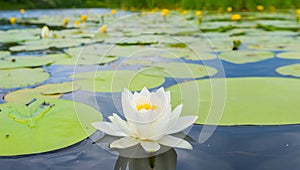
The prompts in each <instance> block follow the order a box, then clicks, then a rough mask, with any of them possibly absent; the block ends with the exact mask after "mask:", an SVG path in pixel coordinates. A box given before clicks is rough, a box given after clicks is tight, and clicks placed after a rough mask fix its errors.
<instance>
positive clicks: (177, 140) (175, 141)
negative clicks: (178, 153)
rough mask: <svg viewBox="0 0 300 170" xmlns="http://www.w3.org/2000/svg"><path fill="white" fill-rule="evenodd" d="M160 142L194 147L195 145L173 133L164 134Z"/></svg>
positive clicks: (181, 146) (182, 146)
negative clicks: (172, 134)
mask: <svg viewBox="0 0 300 170" xmlns="http://www.w3.org/2000/svg"><path fill="white" fill-rule="evenodd" d="M158 143H159V144H162V145H165V146H170V147H176V148H183V149H193V146H192V145H191V144H190V143H189V142H187V141H185V140H183V139H181V138H177V137H174V136H171V135H166V136H164V137H163V138H162V139H160V140H159V141H158Z"/></svg>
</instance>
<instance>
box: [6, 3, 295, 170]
mask: <svg viewBox="0 0 300 170" xmlns="http://www.w3.org/2000/svg"><path fill="white" fill-rule="evenodd" d="M200 15H201V16H199V15H195V12H194V11H188V12H187V13H185V14H182V13H181V12H179V11H171V12H170V14H169V12H168V14H166V15H162V14H161V12H160V11H154V12H151V13H147V12H142V13H134V12H128V11H117V13H116V14H112V13H111V10H110V9H63V10H62V9H59V10H58V9H53V10H26V12H25V14H20V13H19V11H0V34H1V36H0V78H1V82H0V96H1V100H0V103H1V105H0V112H1V114H0V118H1V119H0V123H1V124H2V125H1V126H0V135H1V136H0V138H1V140H0V146H1V147H2V148H1V149H0V167H1V169H5V170H10V169H32V170H35V169H36V170H41V169H45V170H56V169H58V170H60V169H74V170H76V169H78V170H79V169H84V168H85V169H91V170H92V169H114V168H115V169H120V168H124V169H126V168H127V169H141V168H144V169H151V167H154V169H191V170H192V169H195V170H196V169H197V170H198V169H208V170H215V169H216V170H217V169H218V170H219V169H222V170H235V169H243V170H248V169H249V170H253V169H255V170H256V169H258V170H265V169H273V170H277V169H278V170H281V169H291V170H294V169H295V170H296V169H299V167H300V137H299V134H300V126H299V123H300V117H299V115H300V114H299V113H298V110H299V108H297V107H299V106H298V105H299V104H298V101H299V100H300V99H299V97H298V96H299V94H300V91H299V90H298V88H297V87H299V76H300V72H299V70H300V69H299V67H300V65H298V64H300V52H299V51H297V50H298V45H297V44H299V42H300V39H299V28H300V27H299V26H300V23H299V22H297V19H296V18H297V16H296V15H295V14H294V13H293V11H285V12H278V13H267V12H266V13H265V12H248V13H242V14H241V19H238V20H235V19H233V18H231V17H232V14H231V13H224V14H222V15H220V14H217V13H215V12H209V11H203V12H202V14H200ZM11 17H15V19H16V21H15V22H14V23H10V21H9V20H10V18H11ZM45 25H47V26H48V28H49V29H50V32H49V33H45V36H43V35H44V34H42V35H41V30H42V29H44V28H43V27H44V26H45ZM104 25H105V27H103V26H104ZM99 28H100V29H99ZM44 31H45V30H44ZM46 32H47V31H46ZM41 36H42V37H41ZM137 73H138V74H137ZM224 78H226V79H224ZM219 80H220V81H219ZM222 80H224V81H222ZM72 82H73V83H72ZM48 84H49V85H48ZM144 86H146V87H147V88H149V89H151V91H152V90H153V91H155V90H157V89H159V88H160V87H164V88H165V89H167V90H170V91H171V99H172V101H171V103H172V107H175V106H177V105H178V104H180V103H183V106H184V107H183V111H182V112H183V114H186V115H198V116H199V119H198V120H197V121H196V123H195V124H194V125H193V126H192V127H191V128H189V129H188V130H186V131H185V132H186V133H187V136H186V137H185V139H186V140H188V141H189V142H190V143H191V144H192V146H193V149H192V150H185V149H177V148H176V149H169V150H167V152H164V153H162V154H160V155H157V156H154V157H151V158H143V157H142V158H134V156H133V158H132V157H131V158H126V157H125V156H122V155H119V154H118V152H115V151H114V152H113V151H111V150H110V149H109V148H108V147H107V146H106V145H107V143H108V141H110V139H108V140H107V141H105V140H104V142H103V141H98V140H99V139H100V138H101V137H102V136H103V133H101V132H99V131H97V132H95V130H91V129H90V128H91V127H90V126H91V125H90V123H91V122H92V121H95V120H101V119H102V118H103V120H104V121H109V120H108V118H107V117H108V116H111V115H112V113H117V114H119V115H120V116H121V117H122V118H124V115H123V114H122V107H121V92H122V91H123V89H124V87H126V88H129V89H130V90H131V91H139V90H141V89H142V88H143V87H144ZM214 86H215V88H212V87H214ZM224 87H226V88H224ZM191 88H194V89H191ZM178 89H180V90H178ZM172 96H173V97H172ZM225 97H226V100H225ZM215 98H217V99H219V100H216V99H215ZM70 101H76V102H74V103H73V102H70ZM36 104H38V105H37V106H35V105H36ZM73 104H74V105H73ZM216 108H220V110H218V109H217V110H214V109H216ZM211 110H212V113H211ZM214 111H215V112H214ZM221 111H224V112H222V113H221ZM24 112H26V113H27V112H28V115H27V114H24ZM58 112H59V113H64V114H60V115H57V114H56V116H52V117H51V116H49V115H55V113H58ZM100 112H101V114H100ZM219 112H220V113H221V114H220V113H219ZM210 116H212V118H214V119H212V120H209V118H210ZM207 118H208V119H207ZM78 119H79V123H78ZM68 122H71V123H68ZM74 122H75V123H74ZM85 128H87V129H85ZM203 134H204V136H205V135H207V139H205V140H202V141H201V140H199V139H201V136H202V137H203ZM181 135H182V134H181ZM88 136H90V137H88ZM3 146H5V147H3ZM6 147H7V148H6ZM151 159H152V161H151ZM153 160H155V161H153Z"/></svg>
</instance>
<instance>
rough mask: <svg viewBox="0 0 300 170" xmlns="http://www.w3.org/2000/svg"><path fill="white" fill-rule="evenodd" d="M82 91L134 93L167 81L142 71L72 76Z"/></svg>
mask: <svg viewBox="0 0 300 170" xmlns="http://www.w3.org/2000/svg"><path fill="white" fill-rule="evenodd" d="M72 77H73V78H75V79H78V80H76V81H75V83H76V84H78V85H79V86H80V89H81V90H88V91H96V92H121V91H123V90H124V88H128V89H130V90H132V91H137V90H141V89H142V88H143V87H147V88H149V89H150V88H154V87H157V86H160V85H162V84H163V83H164V81H165V79H164V78H163V77H158V76H149V75H145V74H143V72H142V71H129V70H107V71H98V72H86V73H78V74H75V75H74V76H72Z"/></svg>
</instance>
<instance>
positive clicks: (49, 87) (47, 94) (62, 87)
mask: <svg viewBox="0 0 300 170" xmlns="http://www.w3.org/2000/svg"><path fill="white" fill-rule="evenodd" d="M78 89H79V86H78V85H77V84H75V83H72V82H65V83H59V84H44V85H41V86H38V87H36V88H33V89H22V90H17V91H14V92H11V93H8V94H7V95H5V96H4V100H5V101H7V102H15V103H21V104H27V103H29V102H31V101H32V100H34V99H52V98H55V99H57V98H59V97H61V94H63V93H68V92H72V91H75V90H78Z"/></svg>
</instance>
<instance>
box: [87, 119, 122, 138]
mask: <svg viewBox="0 0 300 170" xmlns="http://www.w3.org/2000/svg"><path fill="white" fill-rule="evenodd" d="M92 126H94V127H95V128H96V129H98V130H100V131H102V132H104V133H106V134H108V135H111V136H127V134H125V133H124V132H123V131H122V130H121V129H120V128H119V127H118V126H117V125H114V124H112V123H109V122H94V123H92Z"/></svg>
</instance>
